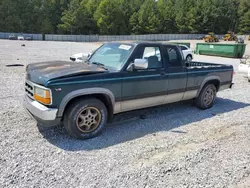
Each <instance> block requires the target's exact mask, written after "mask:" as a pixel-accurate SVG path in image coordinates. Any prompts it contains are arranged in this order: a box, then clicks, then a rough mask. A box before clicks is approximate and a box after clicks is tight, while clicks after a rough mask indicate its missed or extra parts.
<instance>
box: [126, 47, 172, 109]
mask: <svg viewBox="0 0 250 188" xmlns="http://www.w3.org/2000/svg"><path fill="white" fill-rule="evenodd" d="M162 57H163V56H162V49H161V48H160V46H159V45H154V44H147V45H139V46H137V49H135V52H134V54H133V55H132V56H131V59H130V60H129V62H133V61H134V60H135V59H147V60H148V68H147V69H143V70H133V71H128V70H124V71H123V73H122V74H123V75H122V103H121V110H122V111H130V110H135V109H140V108H146V107H151V106H155V105H159V104H162V103H163V102H164V99H165V97H166V94H167V76H166V74H165V73H166V72H165V68H166V67H165V60H164V59H163V58H162ZM128 66H129V64H128Z"/></svg>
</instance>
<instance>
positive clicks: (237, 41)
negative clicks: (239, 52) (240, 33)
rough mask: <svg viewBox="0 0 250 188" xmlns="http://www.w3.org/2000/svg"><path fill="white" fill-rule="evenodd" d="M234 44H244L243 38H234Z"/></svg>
mask: <svg viewBox="0 0 250 188" xmlns="http://www.w3.org/2000/svg"><path fill="white" fill-rule="evenodd" d="M235 42H236V43H240V44H244V39H243V38H236V41H235Z"/></svg>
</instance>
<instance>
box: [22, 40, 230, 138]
mask: <svg viewBox="0 0 250 188" xmlns="http://www.w3.org/2000/svg"><path fill="white" fill-rule="evenodd" d="M26 69H27V70H26V72H27V74H26V82H25V91H26V95H25V99H24V106H25V108H26V109H27V111H28V113H29V114H30V115H32V117H34V118H35V119H36V120H37V121H38V122H39V123H42V124H46V125H56V124H60V123H61V122H62V123H63V124H64V126H65V128H66V130H67V131H68V133H69V134H70V135H71V136H73V137H75V138H80V139H86V138H90V137H94V136H96V135H97V134H98V133H100V132H101V131H102V130H103V128H104V126H105V124H106V122H107V121H109V120H111V119H112V116H113V115H114V114H117V113H121V112H125V111H130V110H135V109H141V108H147V107H152V106H157V105H163V104H168V103H173V102H178V101H183V100H190V99H194V100H195V103H196V105H197V106H198V107H199V108H200V109H208V108H211V107H212V106H213V104H214V101H215V98H216V93H217V92H218V91H220V90H223V89H228V88H231V87H232V79H233V67H232V66H231V65H221V64H212V63H202V62H187V61H186V60H184V58H183V54H182V51H181V50H180V48H179V46H178V45H173V44H162V43H148V42H138V43H107V44H103V45H102V46H101V47H99V48H98V49H97V50H95V51H94V52H93V53H92V54H91V55H90V56H88V58H86V61H85V62H83V63H73V62H63V61H51V62H42V63H35V64H29V65H28V66H27V68H26Z"/></svg>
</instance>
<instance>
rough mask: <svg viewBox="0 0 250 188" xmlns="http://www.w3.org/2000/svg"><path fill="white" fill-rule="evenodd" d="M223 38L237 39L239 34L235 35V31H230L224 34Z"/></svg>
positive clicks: (227, 39) (225, 39) (228, 39)
mask: <svg viewBox="0 0 250 188" xmlns="http://www.w3.org/2000/svg"><path fill="white" fill-rule="evenodd" d="M223 40H224V41H236V40H237V36H236V35H234V33H233V32H231V31H229V32H228V33H227V34H225V35H224V37H223Z"/></svg>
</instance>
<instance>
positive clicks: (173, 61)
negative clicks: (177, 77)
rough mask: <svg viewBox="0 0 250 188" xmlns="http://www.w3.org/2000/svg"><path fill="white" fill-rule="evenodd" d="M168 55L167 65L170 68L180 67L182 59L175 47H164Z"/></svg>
mask: <svg viewBox="0 0 250 188" xmlns="http://www.w3.org/2000/svg"><path fill="white" fill-rule="evenodd" d="M165 49H166V50H167V53H168V58H169V59H168V60H169V65H170V66H171V67H179V66H181V65H182V57H181V55H180V53H179V51H178V48H177V47H175V46H165Z"/></svg>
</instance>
